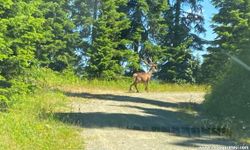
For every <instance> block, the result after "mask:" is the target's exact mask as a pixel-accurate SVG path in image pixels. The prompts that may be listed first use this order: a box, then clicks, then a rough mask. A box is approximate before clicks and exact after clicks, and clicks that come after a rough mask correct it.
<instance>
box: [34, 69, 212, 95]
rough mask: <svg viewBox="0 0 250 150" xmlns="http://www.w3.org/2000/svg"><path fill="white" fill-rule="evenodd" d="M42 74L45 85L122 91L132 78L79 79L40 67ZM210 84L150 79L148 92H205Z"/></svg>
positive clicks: (128, 85)
mask: <svg viewBox="0 0 250 150" xmlns="http://www.w3.org/2000/svg"><path fill="white" fill-rule="evenodd" d="M39 71H40V72H41V73H38V74H39V75H42V76H41V77H39V79H40V80H39V81H38V82H40V83H43V84H44V83H46V85H45V86H50V87H58V88H67V89H70V88H85V89H101V90H109V91H117V90H119V91H124V92H127V91H128V90H129V87H130V85H131V83H132V82H133V78H132V77H131V78H130V77H122V78H120V79H118V80H101V79H92V80H87V79H80V78H77V77H76V76H75V75H74V74H73V73H72V72H64V73H54V72H52V71H50V70H48V69H40V70H39ZM138 88H139V90H140V92H144V85H143V84H139V85H138ZM209 89H210V86H208V85H198V84H174V83H162V82H160V81H157V80H152V81H151V82H150V83H149V91H150V92H207V91H209Z"/></svg>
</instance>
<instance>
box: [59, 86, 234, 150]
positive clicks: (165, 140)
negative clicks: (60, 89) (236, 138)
mask: <svg viewBox="0 0 250 150" xmlns="http://www.w3.org/2000/svg"><path fill="white" fill-rule="evenodd" d="M65 94H66V95H67V96H68V97H70V98H71V100H72V104H71V105H72V111H71V112H63V113H58V116H60V118H61V119H62V120H64V121H67V122H69V123H77V124H79V125H80V126H82V128H83V131H82V136H83V138H85V141H86V143H85V145H86V149H87V150H178V149H180V150H185V149H199V147H200V146H226V145H227V146H228V145H231V146H232V145H234V143H233V142H231V141H229V140H226V139H224V138H223V137H219V136H216V135H208V134H206V133H205V131H202V129H200V128H197V127H195V126H194V124H195V122H196V121H198V120H199V119H198V118H199V117H195V115H194V114H195V113H194V112H191V114H190V113H189V111H180V110H186V109H185V108H190V107H196V105H199V103H201V102H202V101H203V96H204V94H202V93H124V92H116V93H114V92H107V91H94V92H93V91H88V90H81V89H79V90H71V91H70V92H69V91H68V92H66V93H65ZM190 102H191V103H192V105H191V104H190ZM183 108H184V109H183ZM187 110H188V109H187ZM186 120H189V121H186ZM187 122H189V123H187ZM190 122H193V123H194V124H193V123H190ZM216 149H218V147H217V148H216Z"/></svg>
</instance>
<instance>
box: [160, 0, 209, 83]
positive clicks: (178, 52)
mask: <svg viewBox="0 0 250 150" xmlns="http://www.w3.org/2000/svg"><path fill="white" fill-rule="evenodd" d="M183 4H185V7H186V6H188V7H189V8H190V11H189V12H186V11H185V10H186V9H187V8H185V9H183V8H182V7H183V6H184V5H183ZM168 5H169V9H168V10H167V11H165V12H164V22H165V23H166V24H168V28H166V29H165V30H167V32H165V34H162V35H161V40H160V45H162V46H163V47H164V48H165V49H166V51H165V52H164V53H162V55H161V57H162V60H161V61H162V62H165V63H163V64H161V65H160V68H161V70H160V72H159V73H158V77H159V78H160V79H161V80H165V81H169V82H179V81H180V82H190V83H195V82H197V80H198V76H197V74H198V71H199V69H198V68H199V65H200V64H199V61H197V60H196V59H195V58H194V56H192V50H202V45H203V44H204V43H205V41H204V40H203V39H202V38H200V37H199V36H198V34H199V33H204V32H205V29H204V27H203V25H204V19H203V16H202V6H201V4H200V1H199V0H197V1H182V0H175V1H173V2H171V3H170V1H169V2H168ZM192 30H194V32H195V33H194V32H192ZM191 49H192V50H191ZM166 62H168V63H166Z"/></svg>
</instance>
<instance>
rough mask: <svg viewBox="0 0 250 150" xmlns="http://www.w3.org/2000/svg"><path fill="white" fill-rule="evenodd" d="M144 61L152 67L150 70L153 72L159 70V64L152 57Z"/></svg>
mask: <svg viewBox="0 0 250 150" xmlns="http://www.w3.org/2000/svg"><path fill="white" fill-rule="evenodd" d="M147 60H148V61H147ZM143 62H144V63H145V64H146V65H148V66H149V67H150V69H149V72H151V73H155V72H157V64H155V63H153V61H152V59H151V58H149V59H143Z"/></svg>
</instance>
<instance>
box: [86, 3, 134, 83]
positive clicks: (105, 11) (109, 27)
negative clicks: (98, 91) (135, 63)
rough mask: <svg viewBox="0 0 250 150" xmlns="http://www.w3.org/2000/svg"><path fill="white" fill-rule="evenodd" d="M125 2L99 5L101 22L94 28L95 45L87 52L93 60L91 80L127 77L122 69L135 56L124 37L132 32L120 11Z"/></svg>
mask: <svg viewBox="0 0 250 150" xmlns="http://www.w3.org/2000/svg"><path fill="white" fill-rule="evenodd" d="M124 2H125V1H122V0H120V1H112V0H108V1H101V2H100V4H99V5H98V8H99V9H98V10H99V15H98V19H97V20H96V21H95V22H94V24H93V28H94V30H95V34H94V35H92V36H94V38H93V39H92V40H93V41H92V43H93V44H92V46H91V47H90V48H89V49H88V51H87V57H88V58H89V60H88V63H87V67H86V71H87V72H88V74H89V77H91V78H93V77H99V78H106V79H115V78H116V76H119V75H122V74H124V68H123V66H122V65H124V63H125V62H126V61H127V60H128V59H129V60H132V59H131V57H133V56H134V54H133V52H132V51H130V50H129V49H128V48H127V47H126V45H127V44H128V43H129V41H128V40H126V39H123V37H122V35H121V31H122V30H125V29H127V28H129V20H128V18H127V17H126V15H125V14H124V13H122V12H119V10H118V8H119V5H121V6H122V5H124ZM134 58H135V59H136V57H134Z"/></svg>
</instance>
